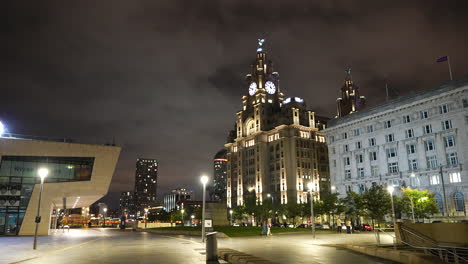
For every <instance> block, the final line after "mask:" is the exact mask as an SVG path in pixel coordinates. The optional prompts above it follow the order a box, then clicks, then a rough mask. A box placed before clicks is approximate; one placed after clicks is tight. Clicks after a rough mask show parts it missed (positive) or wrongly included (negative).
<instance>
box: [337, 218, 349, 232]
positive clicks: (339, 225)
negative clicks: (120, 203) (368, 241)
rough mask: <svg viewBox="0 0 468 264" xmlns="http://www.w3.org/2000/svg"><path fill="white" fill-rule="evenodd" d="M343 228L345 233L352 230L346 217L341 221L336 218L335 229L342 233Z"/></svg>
mask: <svg viewBox="0 0 468 264" xmlns="http://www.w3.org/2000/svg"><path fill="white" fill-rule="evenodd" d="M343 229H344V230H346V233H348V234H351V233H352V232H353V226H352V225H351V221H350V220H349V219H346V218H345V220H344V221H341V219H340V218H338V219H337V220H336V231H337V232H338V233H342V232H343Z"/></svg>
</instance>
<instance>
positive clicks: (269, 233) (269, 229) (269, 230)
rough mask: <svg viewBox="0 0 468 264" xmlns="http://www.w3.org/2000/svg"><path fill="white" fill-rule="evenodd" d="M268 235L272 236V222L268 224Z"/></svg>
mask: <svg viewBox="0 0 468 264" xmlns="http://www.w3.org/2000/svg"><path fill="white" fill-rule="evenodd" d="M267 236H271V224H270V223H268V224H267Z"/></svg>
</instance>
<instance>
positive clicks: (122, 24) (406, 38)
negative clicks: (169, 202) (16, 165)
mask: <svg viewBox="0 0 468 264" xmlns="http://www.w3.org/2000/svg"><path fill="white" fill-rule="evenodd" d="M467 2H468V1H450V0H447V1H440V0H434V1H427V0H426V1H375V0H362V1H350V0H338V1H331V0H318V1H310V0H307V1H284V0H270V1H252V0H246V1H228V0H226V1H219V0H216V1H215V0H210V1H189V0H186V1H180V0H167V1H155V0H146V1H135V0H132V1H128V0H127V1H120V0H112V1H63V0H59V1H29V2H27V1H6V2H5V3H3V4H2V11H1V12H0V13H1V14H2V15H1V16H2V18H3V19H4V20H3V21H4V23H1V25H0V30H1V31H0V34H1V40H2V41H1V42H0V58H1V59H0V65H1V66H0V67H1V68H0V69H1V71H0V77H1V79H0V80H1V81H2V83H1V85H0V89H1V95H0V120H2V121H3V123H5V125H6V126H7V128H8V129H9V132H11V133H19V134H28V135H41V136H50V137H68V138H73V139H75V140H77V141H78V142H85V143H97V144H104V143H110V142H111V141H112V138H113V137H115V140H116V143H117V145H119V146H122V148H123V149H122V154H121V157H120V161H119V164H118V166H117V170H116V174H115V175H114V178H113V181H112V184H111V189H110V191H111V192H116V191H124V190H131V189H133V182H134V167H135V162H136V158H137V157H149V158H155V159H157V160H158V161H159V166H160V171H159V173H160V174H159V175H160V176H159V177H160V178H159V193H160V194H161V193H164V192H166V191H168V190H169V189H171V188H174V187H180V186H185V187H188V188H191V189H194V190H195V191H197V192H198V197H199V198H200V197H201V195H199V193H200V192H199V190H200V189H201V188H200V183H199V176H200V175H201V174H203V173H206V174H208V175H210V176H212V173H213V172H212V171H213V169H212V158H213V156H214V154H215V153H216V152H217V151H218V150H220V149H221V148H222V147H223V144H224V143H225V141H226V136H227V134H228V132H229V130H230V129H232V128H233V127H234V121H235V112H236V111H238V110H240V107H241V96H242V95H246V94H247V86H246V85H245V84H244V76H245V74H246V73H248V72H249V69H250V64H251V63H252V62H253V60H254V59H255V50H256V45H257V38H259V37H264V38H266V50H267V52H268V55H269V58H270V59H272V60H273V62H274V65H275V70H276V71H278V72H279V74H280V80H281V90H282V91H283V92H284V93H285V94H286V96H299V97H303V98H304V99H305V100H306V103H307V105H308V106H309V108H310V109H311V110H313V111H315V112H317V113H318V114H320V115H326V116H330V117H333V116H334V114H335V100H336V97H337V96H338V95H339V89H340V87H341V85H342V83H343V79H344V76H345V73H344V69H345V68H346V67H348V66H351V67H352V74H353V80H354V81H355V83H356V84H357V85H359V86H360V87H361V94H362V95H365V96H366V97H367V100H368V103H369V104H370V105H375V104H378V103H381V102H383V100H384V99H385V80H388V85H389V90H390V95H391V96H400V95H404V94H407V93H409V92H411V91H415V90H421V89H428V88H430V87H433V86H435V85H438V84H440V83H442V82H445V81H447V79H448V70H447V65H446V64H445V63H439V64H438V63H436V62H435V61H436V59H437V58H439V57H441V56H444V55H450V59H451V64H452V68H453V73H454V78H461V77H462V76H464V75H466V74H468V16H467V12H468V11H467V10H468V5H467ZM5 18H6V20H5ZM5 22H6V23H5ZM160 194H159V195H158V196H159V198H162V195H160Z"/></svg>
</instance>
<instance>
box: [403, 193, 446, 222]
mask: <svg viewBox="0 0 468 264" xmlns="http://www.w3.org/2000/svg"><path fill="white" fill-rule="evenodd" d="M401 194H402V212H403V213H404V214H405V215H407V216H408V217H410V218H411V216H412V210H411V200H412V201H413V205H414V217H415V218H417V219H418V221H419V219H421V218H423V219H424V218H428V217H430V216H431V215H433V214H435V213H438V212H439V210H438V209H437V203H436V202H435V197H434V194H432V193H430V192H429V191H428V190H417V189H411V188H410V187H406V188H403V189H401Z"/></svg>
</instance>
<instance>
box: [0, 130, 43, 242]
mask: <svg viewBox="0 0 468 264" xmlns="http://www.w3.org/2000/svg"><path fill="white" fill-rule="evenodd" d="M0 124H1V123H0ZM1 129H3V125H1ZM0 135H1V133H0ZM37 174H38V175H39V177H40V178H41V189H40V191H39V202H38V205H37V214H36V221H35V222H36V230H35V231H34V244H33V249H36V248H37V230H38V228H39V223H40V222H41V216H40V213H41V212H40V211H41V200H42V190H43V189H44V179H45V178H46V177H47V175H48V174H49V170H48V169H46V168H40V169H39V170H38V171H37Z"/></svg>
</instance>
